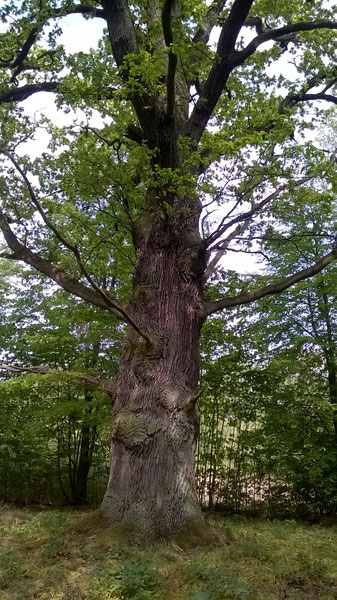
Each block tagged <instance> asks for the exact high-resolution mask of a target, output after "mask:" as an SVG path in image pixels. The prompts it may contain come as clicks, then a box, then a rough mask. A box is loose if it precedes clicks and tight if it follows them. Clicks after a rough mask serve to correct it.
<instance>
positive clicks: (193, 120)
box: [185, 0, 337, 146]
mask: <svg viewBox="0 0 337 600" xmlns="http://www.w3.org/2000/svg"><path fill="white" fill-rule="evenodd" d="M251 5H252V2H249V0H241V2H239V1H236V2H234V4H233V7H232V10H231V12H230V14H229V17H228V19H227V21H226V23H225V24H224V26H223V29H222V32H221V34H220V38H219V42H218V48H217V54H218V57H219V58H218V60H217V61H216V62H215V63H214V65H213V67H212V69H211V71H210V73H209V76H208V78H207V81H206V83H205V85H204V88H203V91H202V95H201V96H200V98H199V100H198V102H197V103H196V105H195V107H194V109H193V111H192V114H191V116H190V119H189V121H188V124H187V128H186V133H185V135H186V136H188V137H190V139H191V141H192V145H193V146H196V145H197V143H198V142H199V140H200V138H201V135H202V133H203V131H204V130H205V128H206V126H207V123H208V121H209V119H210V117H211V116H212V114H213V111H214V108H215V106H216V104H217V102H218V100H219V98H220V96H221V94H222V92H223V90H224V89H225V86H226V83H227V81H228V78H229V76H230V74H231V72H232V71H233V70H234V69H235V68H236V67H238V66H239V65H241V64H243V63H244V62H245V61H246V60H247V59H248V58H249V57H250V56H251V55H252V54H253V53H254V52H255V51H256V50H257V48H258V47H259V46H260V45H261V44H263V43H265V42H267V41H270V40H276V41H277V40H280V38H282V37H283V36H287V35H289V34H292V33H298V32H301V31H313V30H315V29H333V30H334V29H337V22H336V21H328V20H322V21H313V22H302V23H290V24H289V25H285V26H284V27H280V28H278V29H271V30H268V31H264V32H263V33H260V34H259V35H257V36H256V37H255V38H254V39H253V40H252V41H251V42H250V43H249V44H248V46H246V48H244V49H243V50H241V51H239V52H237V51H235V49H234V48H235V42H236V39H237V36H238V34H239V32H240V29H241V27H242V26H243V25H244V24H245V23H247V20H246V19H247V16H248V13H249V9H250V6H251ZM249 23H250V21H249V20H248V24H249Z"/></svg>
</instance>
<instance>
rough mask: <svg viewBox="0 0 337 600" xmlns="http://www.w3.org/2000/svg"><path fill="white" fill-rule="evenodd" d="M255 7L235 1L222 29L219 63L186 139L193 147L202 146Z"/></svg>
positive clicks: (249, 2)
mask: <svg viewBox="0 0 337 600" xmlns="http://www.w3.org/2000/svg"><path fill="white" fill-rule="evenodd" d="M252 4H253V0H235V1H234V2H233V6H232V8H231V10H230V13H229V15H228V17H227V19H226V21H225V23H224V25H223V27H222V30H221V34H220V37H219V41H218V46H217V55H218V60H216V61H215V63H214V64H213V67H212V68H211V70H210V73H209V75H208V78H207V81H206V83H205V85H204V86H203V90H202V95H201V96H200V98H199V100H198V102H197V103H196V105H195V106H194V109H193V111H192V114H191V116H190V118H189V121H188V124H187V128H186V133H185V135H186V136H187V137H190V138H191V141H192V143H193V145H194V146H195V145H196V144H197V143H198V142H199V140H200V138H201V135H202V133H203V131H204V130H205V127H206V125H207V123H208V121H209V119H210V117H211V115H212V114H213V110H214V108H215V106H216V104H217V102H218V100H219V98H220V96H221V94H222V92H223V90H224V89H225V86H226V83H227V81H228V77H229V75H230V73H231V71H232V69H233V68H234V67H233V68H232V67H231V60H230V57H231V55H232V53H233V52H234V47H235V43H236V40H237V37H238V35H239V33H240V30H241V28H242V26H243V24H244V22H245V20H246V18H247V16H248V13H249V10H250V8H251V6H252Z"/></svg>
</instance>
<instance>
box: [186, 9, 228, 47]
mask: <svg viewBox="0 0 337 600" xmlns="http://www.w3.org/2000/svg"><path fill="white" fill-rule="evenodd" d="M226 1H227V0H218V1H217V2H213V3H212V4H211V6H210V7H209V9H208V11H207V14H206V17H205V19H204V21H203V23H202V24H201V26H200V27H199V29H198V30H197V32H196V34H195V36H194V38H193V43H194V44H198V43H199V44H207V43H208V40H209V36H210V35H211V32H212V29H213V27H214V25H215V24H216V22H217V19H218V17H219V15H220V14H221V12H222V10H223V9H224V6H225V4H226Z"/></svg>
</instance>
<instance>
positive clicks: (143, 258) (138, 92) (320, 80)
mask: <svg viewBox="0 0 337 600" xmlns="http://www.w3.org/2000/svg"><path fill="white" fill-rule="evenodd" d="M74 13H80V14H82V15H84V16H86V17H87V18H98V19H103V20H104V21H105V22H106V25H107V30H106V31H105V33H104V35H103V38H102V40H101V41H100V43H99V45H98V48H97V49H96V50H94V51H93V52H92V53H91V54H90V56H89V55H85V54H83V53H79V54H78V55H73V56H67V53H66V51H65V49H64V48H62V47H61V46H59V45H57V36H58V34H59V33H60V28H59V23H60V18H61V17H62V16H64V15H71V14H74ZM2 19H3V21H4V22H7V24H8V27H7V31H6V32H5V34H4V35H3V39H2V42H1V55H2V56H1V66H2V71H1V72H2V83H1V86H2V91H1V94H0V102H1V104H2V106H1V110H2V114H3V117H4V124H3V129H2V142H1V154H2V157H3V170H4V171H3V172H4V177H3V178H2V180H1V195H2V198H3V205H2V209H1V212H0V227H1V230H2V233H3V236H4V239H5V241H6V244H7V246H8V247H9V250H6V251H4V252H3V254H2V257H3V258H6V259H10V260H20V261H23V262H25V263H26V264H28V265H30V266H31V267H33V268H35V269H36V270H37V271H39V272H40V273H42V274H44V275H45V276H46V277H48V278H50V279H52V280H53V281H54V282H56V283H57V284H58V285H59V286H61V287H63V288H64V289H65V290H66V291H68V292H70V293H71V294H73V295H75V296H77V297H79V298H81V299H82V300H84V301H86V302H89V303H90V304H92V305H94V306H96V307H100V308H102V309H104V310H105V311H107V312H108V313H110V314H111V315H114V316H117V317H118V318H120V319H121V320H122V321H123V322H125V323H127V324H128V326H129V327H128V331H127V334H126V339H125V343H124V346H123V351H122V355H121V359H120V364H119V370H118V377H117V385H116V393H115V394H114V398H115V400H114V408H113V425H112V449H111V473H110V478H109V483H108V489H107V492H106V495H105V499H104V501H103V504H102V507H101V511H102V512H103V513H104V514H105V516H106V517H107V518H108V519H109V520H110V521H125V522H127V523H129V524H132V525H136V526H137V528H139V529H140V530H141V531H142V532H143V533H146V534H147V535H149V536H154V537H157V536H167V535H171V534H173V533H174V532H176V531H177V530H178V529H180V528H181V527H184V526H187V525H190V524H198V523H199V522H200V509H199V505H198V502H197V497H196V488H195V477H194V441H195V437H196V432H197V429H198V418H197V411H196V404H197V401H198V398H199V396H200V394H199V393H198V389H197V384H198V339H199V334H200V330H201V327H202V325H203V323H204V322H205V320H206V318H207V317H208V316H210V315H212V314H213V313H215V312H217V311H221V310H223V309H229V308H231V307H234V306H237V305H241V304H245V303H249V302H252V301H255V300H258V299H259V298H262V297H264V296H266V295H270V294H273V293H279V292H282V291H284V290H285V289H287V288H289V287H290V286H291V285H294V284H295V283H297V282H298V281H301V280H303V279H306V278H308V277H311V276H314V275H315V274H317V273H318V272H320V271H321V270H322V269H324V268H325V267H326V266H327V265H328V264H329V263H331V261H333V260H334V259H335V258H336V255H337V251H336V249H335V248H333V249H332V250H330V251H328V252H327V253H326V254H324V255H323V256H320V257H318V258H317V260H315V261H314V262H313V263H310V262H309V261H308V263H305V264H304V265H303V266H301V268H300V270H299V271H297V272H295V273H293V274H290V275H288V276H287V277H285V279H283V280H281V281H275V280H272V278H271V280H270V282H268V283H267V285H264V286H262V287H261V288H257V289H254V288H253V289H251V288H250V286H249V284H248V282H247V286H245V289H243V290H242V292H240V293H239V294H236V295H234V296H231V295H230V292H229V288H226V285H225V290H226V292H227V291H228V292H229V293H226V294H225V295H224V296H223V297H216V296H214V294H213V296H212V292H208V290H207V288H206V287H205V284H206V282H207V280H208V279H209V277H210V276H211V275H212V272H213V270H214V268H215V267H216V265H217V264H218V263H219V261H220V260H221V258H222V256H223V255H224V254H225V252H226V251H228V250H229V248H230V244H231V243H232V242H233V240H235V238H236V237H238V236H239V235H240V236H241V235H242V234H243V233H244V232H246V235H249V234H251V233H252V232H254V230H255V229H256V227H257V229H258V228H259V224H258V223H259V221H258V219H259V218H262V219H264V220H266V219H268V220H270V219H272V214H273V211H275V210H276V211H278V205H279V204H283V205H286V204H287V203H288V202H291V203H296V204H297V206H298V207H299V208H300V207H302V206H304V205H305V197H306V194H307V193H308V192H307V191H308V189H309V188H311V187H312V185H313V182H314V181H315V180H316V179H317V178H318V177H319V179H320V181H322V180H324V182H325V184H324V185H326V186H334V182H335V173H334V169H333V168H332V165H331V163H330V162H329V161H328V160H327V157H326V156H325V154H324V152H320V151H317V150H315V149H314V148H312V146H311V144H310V143H305V142H303V137H301V136H303V132H304V131H305V129H306V128H307V127H308V126H310V124H312V123H314V124H316V125H317V124H319V123H320V120H319V119H320V118H322V117H320V116H319V115H320V114H322V113H319V112H318V111H317V115H316V116H315V118H313V117H312V114H311V115H310V119H309V121H310V124H309V123H308V119H307V118H306V114H305V107H306V106H308V103H311V102H315V101H321V100H325V101H327V102H333V103H334V102H335V98H334V94H333V90H334V86H335V67H334V63H333V56H334V52H335V48H336V38H335V34H334V30H335V29H337V22H336V20H335V14H334V10H333V8H331V9H329V8H322V7H321V5H320V3H316V2H310V3H308V2H303V1H293V2H291V4H289V3H287V6H284V3H282V2H276V3H274V4H273V6H272V7H270V6H269V5H268V6H267V5H266V4H265V2H264V1H262V0H257V1H255V2H254V1H253V0H249V1H247V0H234V1H233V2H231V3H230V4H229V5H226V4H225V3H224V2H223V1H222V0H219V1H218V2H215V3H213V4H212V5H211V6H208V5H207V3H205V2H200V1H198V2H192V3H190V2H189V3H184V2H181V3H178V2H172V1H171V0H165V1H164V2H163V3H158V2H157V1H156V0H154V1H151V2H149V3H148V4H146V5H143V3H136V4H132V5H131V4H128V3H127V1H126V0H116V1H114V0H102V2H100V3H96V2H95V3H91V2H89V3H88V4H82V3H79V4H76V3H74V4H72V3H71V4H69V3H68V2H62V1H61V2H47V1H46V2H42V3H41V2H40V1H39V2H37V1H36V0H30V1H28V2H23V3H20V4H16V3H12V2H8V3H6V4H5V5H4V7H3V8H2ZM46 25H49V26H50V28H49V30H48V33H47V38H46V37H43V36H44V33H45V31H47V30H46ZM216 25H219V30H218V32H219V35H218V37H217V43H216V48H215V49H214V48H212V44H211V43H209V41H210V39H211V37H210V36H211V34H212V32H213V31H215V30H216ZM248 36H249V37H248ZM266 42H269V45H268V46H264V48H261V46H262V45H263V44H265V43H266ZM266 48H267V49H266ZM288 63H289V64H290V63H291V64H295V65H296V73H297V75H296V78H295V82H294V81H292V80H291V79H290V78H287V77H285V76H284V75H279V76H277V75H275V74H273V73H275V72H276V70H277V69H278V68H279V67H280V65H281V64H288ZM272 65H274V67H273V69H271V66H272ZM289 75H290V76H291V73H289ZM39 91H49V92H51V91H53V92H55V93H56V94H57V99H58V103H59V105H60V106H63V107H64V109H65V110H66V111H67V110H72V109H75V108H82V109H83V110H84V113H85V121H84V122H82V123H81V124H78V123H74V126H73V127H70V128H55V127H54V126H53V125H52V124H51V123H48V122H47V121H46V119H43V120H42V122H40V123H39V124H38V125H42V124H43V126H44V127H46V128H48V129H49V132H50V136H51V140H50V146H49V150H48V152H46V153H43V154H42V155H41V156H40V157H39V158H38V159H36V160H34V161H32V160H30V159H29V157H28V156H27V155H24V156H22V157H21V158H18V157H17V156H16V149H17V148H18V145H19V144H20V142H23V141H24V140H26V139H28V138H29V137H30V136H32V135H34V130H36V128H37V125H36V124H32V123H30V122H29V120H28V119H27V117H25V115H24V113H23V111H22V109H21V108H19V109H18V108H16V106H15V102H21V101H23V100H24V99H26V98H27V97H29V96H31V95H32V94H35V93H37V92H39ZM93 111H98V112H99V113H100V115H101V117H102V126H101V127H100V129H99V130H97V128H94V127H93V125H92V122H91V120H90V119H91V115H92V113H93ZM189 113H190V114H189ZM295 138H296V139H295ZM320 200H321V197H320V194H319V191H318V192H317V201H320ZM211 202H214V204H215V206H219V208H220V216H219V218H218V219H217V221H214V216H213V222H212V217H211V216H210V215H208V217H209V218H207V214H206V215H205V216H204V215H203V214H202V207H203V205H204V206H205V207H206V209H207V208H208V211H209V210H210V208H209V207H210V206H211V204H210V203H211ZM256 220H257V225H256ZM200 225H201V230H200ZM243 243H244V242H243ZM121 265H123V266H124V265H125V267H128V271H127V272H128V275H126V269H125V268H121ZM122 271H123V273H124V276H123V279H122V278H120V273H121V272H122ZM131 276H132V280H131ZM116 296H118V299H117V297H116ZM125 300H126V303H125Z"/></svg>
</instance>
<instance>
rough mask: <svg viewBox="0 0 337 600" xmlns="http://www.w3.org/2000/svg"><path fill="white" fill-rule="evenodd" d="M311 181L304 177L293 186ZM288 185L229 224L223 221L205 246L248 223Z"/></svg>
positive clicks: (281, 186)
mask: <svg viewBox="0 0 337 600" xmlns="http://www.w3.org/2000/svg"><path fill="white" fill-rule="evenodd" d="M310 179H312V177H311V176H310V177H303V179H300V180H299V181H295V182H293V185H294V184H295V185H302V184H303V183H306V182H307V181H310ZM288 185H289V182H287V183H284V184H282V185H280V186H279V187H278V188H277V189H276V190H275V191H274V192H272V193H271V194H269V195H268V196H267V197H266V198H264V199H263V200H261V202H259V203H258V204H254V205H253V206H252V208H251V209H250V210H248V211H246V212H244V213H242V214H241V215H238V216H237V217H235V218H234V219H232V220H231V221H228V222H227V223H224V222H223V221H221V223H220V225H219V227H218V228H217V229H216V230H215V231H213V233H211V234H210V235H209V237H208V238H207V239H206V240H205V245H206V246H210V245H211V244H213V243H214V242H215V241H216V240H217V239H219V237H221V236H222V235H223V234H224V233H225V231H227V230H228V229H229V228H230V227H233V225H236V224H237V223H240V222H242V221H247V220H249V219H251V217H253V216H255V215H256V214H257V213H260V212H261V210H262V209H263V208H264V207H265V206H266V205H267V204H270V202H271V201H272V200H274V199H275V198H277V196H279V194H280V193H281V192H283V190H285V189H286V188H287V187H288ZM231 239H232V238H231ZM224 241H226V240H224Z"/></svg>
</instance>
